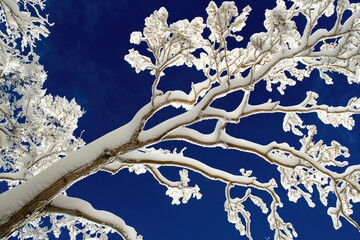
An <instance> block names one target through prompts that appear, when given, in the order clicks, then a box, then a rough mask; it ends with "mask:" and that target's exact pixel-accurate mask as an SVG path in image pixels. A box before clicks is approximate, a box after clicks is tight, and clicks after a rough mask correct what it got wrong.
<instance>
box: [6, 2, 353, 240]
mask: <svg viewBox="0 0 360 240" xmlns="http://www.w3.org/2000/svg"><path fill="white" fill-rule="evenodd" d="M276 3H277V5H276V7H275V8H274V9H270V10H266V12H265V22H264V26H265V31H264V32H260V33H255V34H253V35H252V36H250V41H249V42H248V43H247V45H246V46H245V47H237V46H236V44H229V42H230V41H229V40H230V39H231V40H234V39H235V42H236V41H238V42H240V41H243V39H244V36H243V35H242V30H243V28H244V27H245V26H246V20H247V18H248V16H249V14H250V12H251V7H250V6H246V7H244V8H243V9H242V10H241V11H239V10H238V8H237V7H236V5H235V3H234V2H227V1H225V2H223V3H222V4H221V5H220V6H217V4H216V3H215V2H213V1H211V2H210V3H209V5H208V7H207V8H206V18H205V19H204V18H202V17H196V18H194V19H193V20H190V21H189V20H186V19H185V20H179V21H177V22H175V23H172V24H169V23H168V22H167V21H168V16H169V13H168V12H167V10H166V9H165V8H164V7H162V8H160V9H158V10H156V11H154V12H153V13H152V14H151V15H150V16H149V17H147V18H146V19H145V27H144V29H143V31H136V32H133V33H132V34H131V36H130V42H131V43H133V44H135V45H138V44H144V45H146V46H147V50H148V52H147V53H141V52H139V51H138V50H135V49H130V50H129V53H128V54H127V55H126V56H125V60H126V61H127V62H128V63H129V64H130V65H131V66H132V67H133V68H134V69H135V71H136V72H137V73H138V72H140V71H145V70H148V71H149V72H150V74H151V75H152V76H153V85H152V89H151V94H152V96H151V99H149V103H148V104H146V105H145V106H144V107H143V108H141V109H140V110H139V111H138V112H137V113H136V115H135V116H134V118H133V119H132V120H131V121H130V122H129V123H128V124H126V125H124V126H122V127H120V128H119V129H116V130H114V131H113V132H111V133H109V134H106V135H104V136H103V137H101V138H99V139H97V140H95V141H94V142H92V143H90V144H88V145H86V146H83V145H84V143H83V141H82V140H81V139H80V138H76V137H74V136H73V131H74V130H75V128H76V127H77V119H78V118H79V117H80V116H81V115H82V114H83V112H82V111H81V109H80V107H79V106H78V105H77V104H76V102H75V100H71V101H68V100H66V99H65V98H59V97H53V96H51V95H49V94H46V92H45V90H44V89H43V83H44V81H45V79H46V73H45V71H44V69H43V67H42V66H41V65H40V64H39V63H38V57H37V56H36V54H35V53H34V51H33V47H34V46H35V41H37V40H39V39H40V36H47V34H48V30H47V29H46V26H47V25H48V21H47V17H43V16H42V12H41V11H42V9H43V7H44V1H42V0H26V1H25V0H24V1H22V0H21V1H15V0H0V23H2V24H4V25H5V26H4V28H2V29H6V32H0V51H1V52H0V76H1V78H2V79H3V81H2V82H1V83H0V84H3V85H2V89H5V90H6V91H2V92H1V93H0V150H1V151H2V153H3V155H2V158H1V159H0V170H1V174H0V180H3V181H8V182H12V183H10V184H9V187H13V189H11V190H9V191H6V192H5V193H2V194H0V201H1V204H0V209H1V211H0V238H3V237H7V236H9V234H11V233H12V232H14V231H16V230H17V229H18V228H20V227H23V226H25V225H26V224H27V223H28V222H31V223H32V224H33V225H34V226H37V227H39V226H40V223H39V216H42V214H43V210H44V209H45V210H48V211H55V212H56V211H59V212H62V214H64V216H65V218H64V219H65V220H64V223H66V222H69V221H70V220H69V219H71V218H68V217H69V215H72V216H74V215H75V216H81V217H82V218H84V219H88V220H89V222H95V223H96V224H98V225H101V224H103V225H106V226H108V227H110V228H112V229H114V230H115V231H118V232H119V233H120V234H122V235H123V236H124V237H125V238H129V239H136V232H135V230H133V229H132V228H131V227H128V226H127V225H126V224H125V223H124V222H123V221H122V220H121V219H120V218H119V217H116V216H114V215H112V214H110V213H104V212H100V211H98V210H95V209H93V208H92V207H91V205H90V204H89V203H86V202H84V201H83V200H80V199H73V198H69V197H65V196H63V195H62V194H63V192H64V191H66V189H67V188H69V187H70V186H71V185H72V184H74V183H75V182H77V181H79V180H80V179H82V178H84V177H86V176H88V175H90V174H93V173H96V172H97V171H100V170H104V171H109V172H112V173H116V172H118V171H120V170H121V169H128V170H129V171H133V172H135V173H136V174H142V173H145V172H149V173H150V174H152V175H153V176H154V178H155V179H156V180H157V181H158V182H159V184H162V185H164V186H165V187H166V188H167V191H166V194H167V195H169V196H170V197H172V199H173V203H174V204H179V203H180V201H182V202H183V203H186V202H187V201H188V200H189V199H190V198H191V197H195V198H197V199H200V198H201V194H200V192H199V190H200V189H199V187H198V186H197V185H195V186H194V187H191V186H189V181H190V179H189V175H188V171H194V172H197V173H200V174H202V175H203V176H204V177H206V178H208V179H211V180H219V181H222V182H224V183H225V184H226V186H225V192H226V194H225V195H226V202H225V210H226V211H227V213H228V221H229V222H231V223H233V224H235V227H236V228H237V229H238V230H239V232H240V234H242V235H246V236H247V237H248V238H250V239H251V238H252V236H251V231H250V222H251V219H250V216H251V215H250V212H248V211H247V210H245V207H244V204H243V203H244V202H245V201H247V200H250V201H252V202H253V203H254V204H255V205H257V206H259V207H260V208H261V209H262V211H263V212H264V213H265V214H268V218H267V219H268V222H269V225H270V228H271V229H273V230H274V232H275V233H274V239H276V240H277V239H292V238H293V237H296V236H297V233H296V232H295V230H294V228H293V226H292V224H291V223H287V222H285V221H284V220H283V219H282V218H281V217H280V215H279V214H278V212H277V208H279V207H282V203H281V199H280V197H279V196H278V194H277V193H276V192H275V188H276V187H277V183H276V182H275V180H274V178H272V179H270V180H269V181H268V182H265V183H261V182H259V181H258V180H257V178H256V176H251V171H245V170H241V171H240V174H241V175H233V174H230V173H228V172H225V171H222V170H220V169H216V168H213V167H210V166H208V165H206V164H204V163H202V162H201V161H200V160H201V159H195V157H192V156H185V155H184V154H183V152H180V153H177V152H176V151H175V152H171V151H169V150H166V149H155V147H157V146H156V144H159V143H161V142H165V141H174V142H176V141H186V142H188V143H190V144H194V145H198V146H201V147H204V148H207V147H221V148H223V149H234V150H237V151H242V152H248V153H251V154H254V155H257V156H259V157H261V158H262V159H263V160H264V161H266V162H267V163H269V164H273V165H276V166H277V169H278V172H279V176H280V183H281V185H282V186H283V187H284V188H285V189H286V190H287V192H288V198H289V199H290V200H291V201H293V202H296V201H297V200H298V199H300V198H304V199H305V200H306V201H307V203H308V204H309V206H310V207H313V206H314V205H315V204H314V202H313V201H312V193H313V189H314V188H316V189H317V191H318V192H319V197H320V201H321V202H322V203H323V204H324V205H325V206H327V204H328V196H329V194H334V196H335V197H336V205H335V206H334V207H329V208H328V214H329V215H330V217H331V218H332V220H333V224H334V227H335V228H339V227H340V226H341V222H340V218H341V217H342V218H344V219H345V220H347V221H348V222H350V223H351V224H352V225H354V226H355V227H356V228H357V229H359V230H360V226H359V224H358V223H357V222H356V221H355V220H354V219H353V218H352V217H351V214H352V213H353V206H352V204H353V203H357V202H359V201H360V184H359V179H360V166H359V165H354V166H347V165H348V164H349V162H347V161H343V160H342V157H349V156H350V155H349V153H348V149H347V148H346V147H345V146H342V145H341V144H340V143H339V142H337V141H335V140H334V141H332V142H331V143H330V144H326V143H325V141H323V140H319V141H315V137H314V136H315V135H316V134H317V128H316V126H315V125H306V124H305V123H304V122H303V120H302V119H301V116H302V114H308V113H316V114H317V116H318V118H319V119H320V120H321V121H322V122H323V123H325V124H331V125H332V126H334V127H337V126H340V125H342V126H344V127H345V128H347V129H348V130H352V129H353V127H354V124H355V120H354V118H353V115H356V114H359V112H360V100H359V99H360V98H359V96H354V97H352V98H350V99H348V103H347V104H346V106H328V105H326V104H318V103H317V98H318V96H319V94H318V93H316V92H312V91H309V92H308V93H307V95H306V97H305V98H304V100H303V101H302V102H300V103H298V104H294V105H291V106H287V105H283V103H280V102H277V101H276V102H273V101H272V100H271V99H269V100H268V101H266V102H263V103H260V104H257V105H255V104H252V103H251V102H250V99H251V98H250V96H252V94H255V92H254V89H255V87H258V86H256V85H257V84H258V83H259V82H261V81H264V82H266V87H264V90H265V91H269V92H271V91H273V89H274V88H276V90H277V91H278V92H279V93H280V94H283V95H284V94H287V88H288V87H290V86H295V85H296V84H297V83H298V82H299V81H308V80H309V79H308V78H310V77H311V76H312V75H311V74H314V73H316V74H318V75H319V76H320V78H321V79H323V80H324V81H325V83H326V84H334V82H333V81H332V77H331V76H332V75H331V74H329V73H330V72H336V73H338V74H341V75H344V76H345V77H346V78H347V81H348V83H349V84H356V83H360V81H359V79H360V75H359V74H360V64H359V62H360V54H359V53H360V47H359V46H360V35H359V32H360V21H359V19H360V11H359V9H360V8H359V4H358V3H350V2H349V1H347V0H342V1H334V0H326V1H305V0H304V1H300V0H296V1H295V0H293V1H290V3H289V4H285V1H283V0H277V1H276ZM40 10H41V11H40ZM299 16H300V17H303V18H304V19H305V20H306V22H305V26H304V29H303V30H301V31H300V30H299V29H298V28H299V27H298V23H297V22H296V19H297V17H299ZM324 16H325V17H330V16H333V17H334V21H333V25H332V26H330V27H329V28H327V29H324V28H321V27H319V26H318V24H319V22H320V20H321V18H322V17H324ZM206 28H207V29H206ZM205 29H206V31H208V33H209V34H206V31H205ZM18 39H21V42H22V43H21V49H18V47H17V45H16V41H18ZM27 46H30V50H29V54H28V53H27V51H26V47H27ZM30 55H31V56H32V57H29V56H30ZM182 65H186V66H187V67H194V68H196V69H197V70H199V71H201V72H202V73H203V79H202V80H199V81H196V83H189V87H190V90H188V91H185V90H184V89H178V90H168V91H165V92H164V91H163V90H162V89H161V87H160V86H161V85H160V84H159V83H160V82H161V81H166V80H167V79H166V78H165V77H164V75H165V70H166V69H167V68H170V67H176V66H182ZM235 92H238V93H241V94H240V95H241V96H242V97H240V98H239V99H234V101H237V106H236V107H235V108H234V110H232V111H226V110H224V109H220V108H218V107H215V104H214V102H215V101H216V100H219V99H224V98H225V97H226V96H227V95H229V94H231V93H235ZM173 107H174V108H178V107H182V108H184V111H182V112H181V113H180V114H178V115H175V116H172V117H170V118H168V119H166V120H164V121H162V122H161V123H159V124H157V125H155V126H152V127H148V126H147V124H148V122H149V121H150V120H152V118H153V117H154V116H155V114H156V113H160V111H161V110H162V109H164V108H173ZM271 113H281V114H283V116H284V118H283V130H284V131H291V132H292V133H294V134H295V135H296V136H298V137H299V138H300V139H299V141H300V144H301V148H300V149H295V148H294V147H291V146H290V143H277V142H271V143H269V144H266V145H261V144H258V143H255V142H251V141H248V140H245V139H241V138H236V137H233V136H232V135H231V133H229V132H228V129H227V124H228V123H236V124H241V119H242V118H245V117H248V116H251V115H254V114H264V115H265V114H271ZM210 119H211V120H216V121H217V124H216V126H215V127H214V128H213V129H210V133H208V134H203V133H201V132H199V131H197V130H195V129H194V127H193V125H194V124H195V123H196V124H202V123H204V122H206V121H207V120H210ZM204 125H205V124H204ZM80 147H81V149H78V148H80ZM71 152H72V153H71ZM162 166H167V167H168V166H173V167H180V168H183V170H180V172H179V175H180V180H179V181H171V180H169V179H167V178H166V177H165V176H164V175H162V173H161V172H160V168H161V167H162ZM334 167H335V168H336V170H334ZM239 168H241V167H239ZM339 169H342V170H339ZM274 177H275V176H274ZM17 181H18V182H17ZM20 181H21V184H19V183H20ZM14 182H15V183H16V184H19V185H18V186H13V185H14ZM16 184H15V185H16ZM235 186H239V187H245V188H246V189H248V190H247V191H246V193H245V195H244V196H243V197H241V198H237V197H236V198H232V197H231V195H230V189H231V188H232V187H235ZM251 188H255V189H258V190H262V191H265V192H267V193H268V194H270V196H271V198H272V202H271V203H270V205H269V207H267V204H266V203H265V202H264V201H263V200H262V199H260V198H259V197H258V196H255V195H253V193H252V192H251V190H250V189H251ZM14 199H16V201H12V200H14ZM269 210H270V211H269ZM268 211H269V213H268ZM67 218H68V220H69V221H68V220H66V219H67ZM53 222H56V219H55V220H54V219H53ZM70 222H71V221H70ZM89 224H90V225H89V226H90V227H89V231H90V232H91V231H92V230H94V229H99V228H97V227H95V226H93V225H91V223H89ZM55 225H56V224H55ZM27 229H28V228H27ZM102 229H106V230H104V231H105V232H106V231H108V229H107V228H106V227H104V228H102ZM52 230H53V231H55V232H56V231H58V230H59V229H58V228H56V226H55V227H53V229H52ZM94 231H95V230H94ZM75 232H76V231H75Z"/></svg>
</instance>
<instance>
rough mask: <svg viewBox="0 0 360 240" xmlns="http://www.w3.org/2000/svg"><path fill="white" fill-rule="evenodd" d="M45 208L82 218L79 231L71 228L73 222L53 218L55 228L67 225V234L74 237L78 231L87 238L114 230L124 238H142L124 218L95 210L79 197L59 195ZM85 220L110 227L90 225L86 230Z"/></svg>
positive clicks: (103, 234)
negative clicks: (81, 227) (82, 226)
mask: <svg viewBox="0 0 360 240" xmlns="http://www.w3.org/2000/svg"><path fill="white" fill-rule="evenodd" d="M45 210H46V211H47V212H50V213H56V214H60V215H61V214H65V216H64V217H63V218H67V216H66V215H70V216H74V217H80V218H82V219H83V220H80V223H82V224H83V225H84V226H85V230H84V229H81V230H80V229H79V231H78V232H77V231H76V229H74V228H73V226H74V225H75V223H71V222H69V219H66V220H65V219H62V218H58V217H57V218H53V221H52V224H53V225H56V227H57V228H60V227H61V226H62V224H66V225H67V228H68V229H69V230H70V233H69V234H70V236H71V238H75V237H76V235H77V234H78V233H80V232H81V233H83V234H84V233H85V234H88V235H87V236H84V237H88V238H91V237H93V236H97V237H99V234H100V237H103V238H104V237H106V235H107V233H108V232H110V231H116V232H117V233H118V234H120V235H121V236H122V237H123V238H124V239H126V240H140V239H142V236H141V235H138V234H137V232H136V231H135V229H134V228H132V227H130V226H128V225H127V224H126V223H125V222H124V220H122V219H121V218H120V217H118V216H116V215H115V214H112V213H110V212H107V211H103V210H96V209H94V208H93V207H92V206H91V204H90V203H88V202H86V201H84V200H82V199H79V198H73V197H68V196H65V195H59V196H57V197H56V198H55V199H54V200H52V201H51V203H50V204H49V205H48V206H47V207H46V209H45ZM78 221H79V220H78ZM87 221H90V222H93V223H96V224H99V225H100V226H107V227H110V228H111V229H106V228H105V229H104V228H98V230H95V229H96V228H95V227H94V226H92V227H90V228H89V229H88V230H87V228H86V227H87V225H89V223H87ZM59 230H60V229H59Z"/></svg>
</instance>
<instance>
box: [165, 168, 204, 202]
mask: <svg viewBox="0 0 360 240" xmlns="http://www.w3.org/2000/svg"><path fill="white" fill-rule="evenodd" d="M179 174H180V182H179V183H178V186H176V187H168V190H167V191H166V195H168V196H169V197H171V198H172V199H173V200H172V201H171V204H175V205H179V204H180V200H181V202H182V203H187V202H188V201H189V200H190V198H191V197H193V198H196V199H201V197H202V195H201V193H200V188H199V186H198V185H195V186H194V187H189V186H188V183H189V182H190V179H189V177H188V171H187V170H186V169H183V170H180V171H179Z"/></svg>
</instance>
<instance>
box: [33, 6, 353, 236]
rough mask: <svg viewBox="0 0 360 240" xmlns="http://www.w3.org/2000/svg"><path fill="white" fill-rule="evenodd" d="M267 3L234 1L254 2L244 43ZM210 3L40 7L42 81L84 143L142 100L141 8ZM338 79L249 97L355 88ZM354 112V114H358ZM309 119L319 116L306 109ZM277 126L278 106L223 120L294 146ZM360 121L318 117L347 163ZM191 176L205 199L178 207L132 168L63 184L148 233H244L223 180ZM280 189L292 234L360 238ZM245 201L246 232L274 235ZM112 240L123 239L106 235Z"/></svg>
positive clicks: (345, 93)
mask: <svg viewBox="0 0 360 240" xmlns="http://www.w3.org/2000/svg"><path fill="white" fill-rule="evenodd" d="M217 2H218V3H221V1H217ZM274 2H275V1H260V0H253V1H246V0H243V1H237V6H238V8H239V9H242V8H243V7H244V6H246V5H247V4H250V5H251V7H252V9H253V11H252V12H251V14H250V17H249V20H248V23H247V26H246V27H245V29H244V31H243V34H244V38H245V42H246V41H247V39H248V38H249V36H250V34H251V33H253V32H258V31H263V30H265V29H264V27H263V26H262V22H263V19H264V12H265V9H266V8H271V7H272V6H274ZM207 4H208V1H202V0H198V1H194V0H192V1H189V0H183V1H175V0H169V1H162V0H154V1H145V0H132V1H130V0H101V1H96V0H61V1H55V0H50V1H48V3H47V5H48V7H47V12H48V13H49V14H50V21H52V22H54V23H55V25H54V26H53V27H51V28H50V30H51V35H50V36H49V37H48V38H47V39H45V40H43V41H42V42H40V43H38V53H39V54H40V56H41V63H42V64H44V65H45V69H46V71H47V72H48V80H47V82H46V84H45V87H46V88H47V89H48V92H49V93H52V94H57V95H60V96H66V97H68V98H70V99H71V98H75V99H76V101H77V102H78V103H79V104H80V105H81V106H82V107H83V109H84V110H85V111H86V113H85V115H84V116H83V117H82V119H81V120H80V122H79V129H78V131H77V134H79V133H80V132H81V131H82V130H85V132H84V133H83V135H82V136H83V138H84V139H85V141H86V142H91V141H92V140H94V139H96V138H98V137H100V136H102V135H103V134H105V133H107V132H109V131H111V130H113V129H115V128H117V127H119V126H121V125H123V124H125V123H126V122H128V121H129V120H130V119H131V118H132V117H133V115H134V114H135V113H136V111H137V110H139V109H140V107H142V106H143V105H144V104H145V103H147V102H148V101H149V99H150V93H151V90H150V89H151V84H152V82H151V78H149V75H148V73H141V74H136V73H135V71H134V70H133V69H131V67H130V65H129V64H128V63H127V62H125V61H124V60H123V57H124V55H125V54H126V53H127V51H128V49H130V48H132V47H134V46H131V44H130V43H129V36H130V33H131V32H132V31H140V30H142V29H143V27H144V19H145V17H147V16H148V15H150V14H151V13H152V12H153V11H154V10H157V9H159V8H160V7H161V6H164V7H166V8H167V9H168V12H169V15H170V16H169V23H170V22H172V21H176V20H179V19H184V18H188V19H192V18H194V17H196V16H199V15H200V16H204V14H205V8H206V6H207ZM166 74H167V75H166V78H165V80H166V81H165V82H164V83H163V85H161V86H160V87H163V88H176V87H184V86H189V85H190V82H191V81H196V79H197V78H201V77H202V75H201V74H200V73H198V72H196V70H195V69H188V68H185V67H184V68H179V69H174V70H171V71H169V72H167V73H166ZM192 79H194V80H192ZM344 83H345V81H344V79H341V78H339V79H335V84H336V85H334V86H326V85H324V83H323V81H322V80H321V79H319V77H318V75H317V74H313V75H312V78H311V79H307V80H306V81H305V82H303V83H299V87H298V88H296V87H295V88H289V89H288V91H287V93H286V95H285V96H280V95H279V94H276V93H275V92H274V93H267V92H265V91H264V89H265V85H264V84H260V85H259V90H258V89H257V90H256V92H257V95H256V96H255V97H254V98H252V99H251V101H252V102H253V103H256V102H259V103H260V102H261V101H266V100H267V99H268V98H269V97H271V98H273V99H274V100H275V99H279V100H281V101H284V102H286V101H288V102H296V101H299V100H300V99H303V98H304V96H305V92H306V91H307V90H309V89H313V90H314V89H315V90H316V91H317V90H318V91H320V90H321V91H322V93H323V94H322V95H321V96H322V98H321V99H320V100H319V101H323V103H326V102H330V103H331V104H334V105H335V104H336V105H339V104H345V103H346V99H349V98H350V97H351V96H356V95H359V92H360V88H359V86H354V85H352V86H350V87H349V86H347V85H346V84H344ZM233 98H236V96H235V95H234V96H231V97H230V98H228V99H227V100H226V102H222V103H221V102H219V103H218V104H219V105H231V103H232V102H231V99H233ZM311 117H313V116H311ZM356 120H357V121H359V120H360V119H359V117H356ZM306 121H310V122H311V121H312V122H314V121H315V122H316V120H312V118H310V117H307V118H306ZM358 125H359V124H358ZM281 126H282V115H280V114H275V115H273V116H270V115H265V116H261V117H260V116H256V117H250V118H249V119H244V120H242V121H241V124H240V125H239V126H230V130H232V131H233V133H234V135H235V136H239V137H242V138H245V139H249V140H253V141H258V142H260V143H264V144H266V143H269V142H271V141H273V140H276V141H279V142H281V141H292V142H294V144H295V146H297V147H298V146H299V143H298V142H297V140H296V139H295V138H293V136H292V134H290V133H284V132H283V131H282V128H281ZM359 130H360V128H359V126H357V127H355V128H354V129H353V131H352V132H349V131H348V130H346V129H345V128H342V127H340V128H338V129H334V128H332V127H330V126H323V125H321V124H320V125H319V132H320V133H321V134H323V135H324V136H325V140H326V141H327V142H328V143H330V141H331V140H332V139H336V140H337V141H339V142H341V143H343V144H344V145H345V146H348V147H349V148H350V149H352V151H351V152H350V153H352V157H351V159H350V161H352V163H354V164H355V163H357V164H359V163H360V159H359V157H360V153H359V150H358V146H359V141H360V139H359ZM164 146H165V145H164ZM166 146H169V147H170V148H174V147H178V149H181V148H182V146H188V145H186V144H183V143H175V144H174V143H167V144H166ZM188 147H189V150H188V151H187V152H186V153H187V154H192V155H193V156H198V157H199V158H200V159H201V160H203V161H204V162H205V163H207V164H209V165H211V166H214V167H219V168H222V169H224V170H228V171H230V172H232V173H237V172H238V169H240V168H245V169H250V168H254V174H255V175H258V178H259V179H260V180H264V181H266V180H269V179H270V178H271V177H273V175H274V174H275V175H276V174H277V172H276V169H275V168H274V167H273V166H269V165H268V164H266V163H264V162H263V161H262V160H261V159H258V158H257V157H255V156H253V155H249V154H243V153H237V152H235V151H223V150H219V149H202V148H199V147H190V146H188ZM178 170H179V169H169V170H168V171H167V172H166V174H167V175H168V176H170V177H176V175H177V171H178ZM276 176H277V175H276ZM190 179H191V183H193V184H198V185H199V186H200V189H201V192H202V194H203V198H202V199H201V200H199V201H198V200H191V201H190V202H189V203H188V204H186V205H180V206H172V205H171V198H169V197H168V196H165V191H166V189H165V188H164V187H162V186H160V185H158V184H157V182H156V180H154V179H153V178H152V177H151V176H150V174H144V175H140V176H136V175H135V174H131V173H128V172H127V171H122V172H120V173H119V174H117V175H115V176H111V175H109V174H107V173H98V174H96V175H93V176H91V177H88V178H86V179H84V180H82V181H80V182H78V183H77V184H75V185H74V186H73V187H72V188H71V189H69V191H68V193H69V195H71V196H75V197H81V198H83V199H85V200H88V201H89V202H91V203H92V204H93V206H94V207H96V208H98V209H104V210H109V211H111V212H113V213H115V214H117V215H119V216H120V217H122V218H124V220H125V221H126V222H127V223H128V224H129V225H131V226H133V227H135V228H136V229H137V231H138V232H139V233H140V234H142V235H144V237H145V239H148V240H162V239H164V240H168V239H170V240H180V239H181V240H183V239H186V240H198V239H229V240H232V239H241V238H240V236H239V233H238V231H237V230H236V229H235V228H234V226H233V225H232V224H230V223H228V222H227V220H226V219H227V215H226V212H225V211H224V207H223V204H224V201H225V197H224V187H225V186H224V184H222V183H220V182H212V181H209V180H207V179H204V178H203V177H202V176H200V175H198V174H195V173H190ZM173 180H176V178H174V179H173ZM242 192H243V190H241V189H240V190H237V191H236V190H235V191H234V196H233V197H235V194H236V193H242ZM278 192H279V194H280V196H282V197H283V202H284V204H285V207H284V208H282V209H281V210H280V211H279V213H280V214H281V215H282V216H283V218H284V220H287V221H290V222H292V223H293V224H294V227H295V228H296V230H297V232H298V233H299V238H298V239H326V240H336V239H358V238H359V237H360V234H359V233H358V232H357V231H356V229H355V228H353V227H352V226H351V225H350V224H348V223H347V222H346V221H343V227H342V228H341V229H340V230H338V231H335V230H333V228H332V223H331V219H330V217H328V215H327V214H326V209H325V208H324V207H322V205H321V204H318V205H317V207H316V208H314V209H311V208H309V207H308V206H307V204H306V203H305V201H304V200H299V202H298V203H297V204H294V203H291V202H289V201H287V200H286V193H284V191H283V189H282V187H279V188H278ZM240 196H241V195H239V197H240ZM316 197H317V193H315V194H314V199H315V198H316ZM267 200H269V199H267ZM332 200H334V199H332ZM330 202H331V201H330ZM316 203H318V201H316ZM331 203H332V204H334V203H333V202H331ZM248 206H249V208H248V209H249V210H251V211H252V212H251V213H252V232H253V238H254V239H256V240H257V239H265V238H266V237H270V239H271V237H272V236H273V233H272V231H270V229H269V227H268V223H267V221H266V215H263V214H262V213H261V211H260V210H259V209H257V208H254V207H252V206H251V205H250V204H249V205H248ZM359 210H360V208H359V206H357V207H355V212H357V213H356V214H355V215H354V218H355V219H356V220H358V221H360V215H359ZM61 238H62V239H67V238H68V235H66V234H62V235H61ZM110 239H120V238H119V237H116V236H115V235H112V236H111V237H110Z"/></svg>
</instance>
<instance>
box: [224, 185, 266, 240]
mask: <svg viewBox="0 0 360 240" xmlns="http://www.w3.org/2000/svg"><path fill="white" fill-rule="evenodd" d="M231 188H232V186H228V187H227V189H226V201H225V204H224V207H225V211H226V212H227V214H228V221H229V222H230V223H233V224H234V225H235V228H236V229H237V230H238V231H239V233H240V235H241V236H244V235H246V236H247V237H248V238H249V239H252V237H251V231H250V223H251V219H250V216H251V214H250V212H248V211H246V210H245V206H244V205H243V203H244V202H245V201H246V200H248V199H250V200H251V202H252V203H253V204H255V205H256V206H258V207H259V208H260V209H261V211H262V212H263V213H264V214H266V213H268V211H269V210H268V208H267V207H266V204H265V203H264V202H263V200H262V199H261V198H259V197H257V196H254V195H252V194H251V189H247V191H246V193H245V196H244V197H242V198H231V197H230V189H231ZM242 219H243V220H242Z"/></svg>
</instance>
